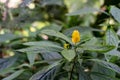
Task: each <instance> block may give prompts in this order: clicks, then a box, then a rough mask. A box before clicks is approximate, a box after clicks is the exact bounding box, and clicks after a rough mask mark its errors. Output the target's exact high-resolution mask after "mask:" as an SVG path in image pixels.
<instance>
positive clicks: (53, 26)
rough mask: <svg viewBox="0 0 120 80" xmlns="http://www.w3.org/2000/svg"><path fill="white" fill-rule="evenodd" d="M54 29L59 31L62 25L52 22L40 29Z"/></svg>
mask: <svg viewBox="0 0 120 80" xmlns="http://www.w3.org/2000/svg"><path fill="white" fill-rule="evenodd" d="M49 29H50V30H55V31H60V30H61V29H62V26H60V25H58V24H55V23H52V24H50V25H48V26H46V27H43V28H42V29H41V30H49Z"/></svg>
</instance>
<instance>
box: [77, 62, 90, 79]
mask: <svg viewBox="0 0 120 80" xmlns="http://www.w3.org/2000/svg"><path fill="white" fill-rule="evenodd" d="M76 66H77V72H78V74H79V80H91V77H90V76H89V75H88V74H87V72H85V71H84V68H83V67H82V66H80V64H79V63H76Z"/></svg>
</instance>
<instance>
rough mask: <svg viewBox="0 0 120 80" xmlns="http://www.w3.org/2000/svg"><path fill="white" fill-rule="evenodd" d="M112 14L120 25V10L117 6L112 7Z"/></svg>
mask: <svg viewBox="0 0 120 80" xmlns="http://www.w3.org/2000/svg"><path fill="white" fill-rule="evenodd" d="M110 13H111V14H112V16H113V17H114V18H115V20H117V21H118V22H119V23H120V9H119V8H117V7H115V6H111V10H110Z"/></svg>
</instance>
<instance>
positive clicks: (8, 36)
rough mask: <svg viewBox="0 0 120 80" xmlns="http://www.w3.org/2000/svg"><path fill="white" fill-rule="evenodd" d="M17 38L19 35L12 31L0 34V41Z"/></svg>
mask: <svg viewBox="0 0 120 80" xmlns="http://www.w3.org/2000/svg"><path fill="white" fill-rule="evenodd" d="M15 38H17V36H16V35H14V34H11V33H6V34H2V35H0V43H2V42H6V41H9V40H12V39H15Z"/></svg>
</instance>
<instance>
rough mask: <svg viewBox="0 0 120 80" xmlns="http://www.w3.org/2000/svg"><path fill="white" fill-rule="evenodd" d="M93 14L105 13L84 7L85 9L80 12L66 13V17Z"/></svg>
mask: <svg viewBox="0 0 120 80" xmlns="http://www.w3.org/2000/svg"><path fill="white" fill-rule="evenodd" d="M94 12H103V13H105V14H107V13H106V12H104V11H102V10H99V9H96V8H92V7H85V8H82V9H80V10H77V11H74V12H71V13H68V14H67V16H75V15H83V14H89V13H94ZM107 15H108V14H107Z"/></svg>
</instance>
